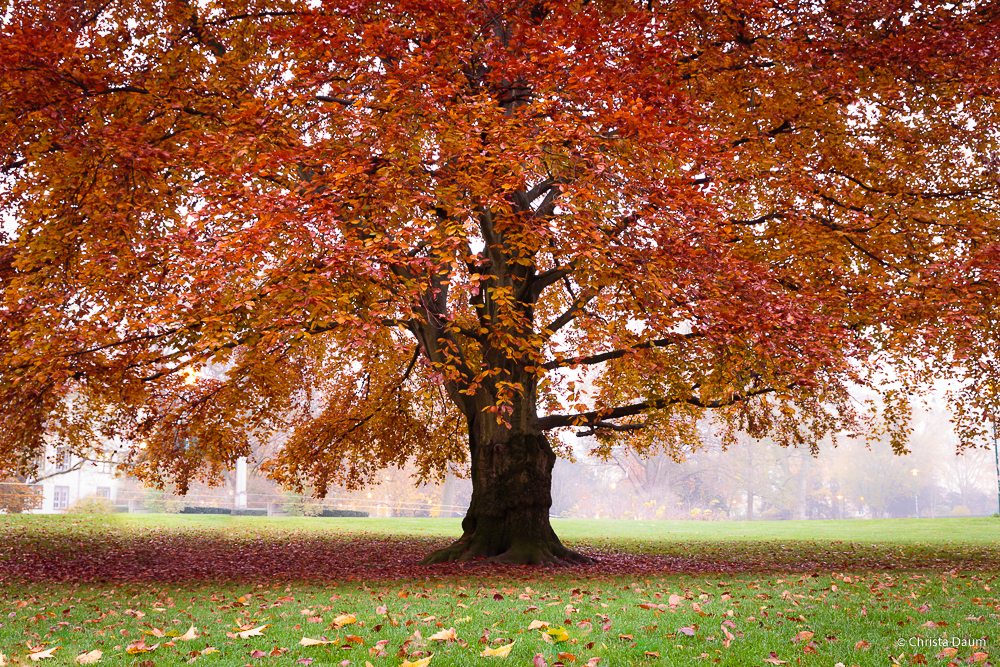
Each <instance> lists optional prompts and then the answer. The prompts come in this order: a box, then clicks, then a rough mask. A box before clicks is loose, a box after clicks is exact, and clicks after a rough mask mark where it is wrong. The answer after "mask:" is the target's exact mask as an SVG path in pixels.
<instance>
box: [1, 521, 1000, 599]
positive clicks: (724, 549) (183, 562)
mask: <svg viewBox="0 0 1000 667" xmlns="http://www.w3.org/2000/svg"><path fill="white" fill-rule="evenodd" d="M3 533H4V536H3V540H2V543H0V583H5V582H17V581H26V582H102V581H103V582H144V581H145V582H197V581H220V580H231V581H275V580H280V581H311V582H327V581H345V580H346V581H351V580H360V579H364V580H388V579H395V580H400V579H414V578H425V577H428V576H431V577H442V576H449V575H455V574H463V573H465V574H467V573H469V568H470V567H477V565H476V564H469V565H458V564H444V565H435V566H422V565H419V561H420V559H421V558H422V557H423V556H425V555H426V554H427V553H428V552H429V551H430V550H432V549H434V548H436V547H440V546H443V545H444V544H447V542H446V541H443V540H442V539H441V538H440V537H425V536H386V535H377V534H366V533H350V532H338V531H336V530H329V529H323V530H320V529H317V530H301V529H296V530H287V531H273V530H272V531H267V530H261V531H259V532H255V531H254V530H252V529H246V528H240V529H236V530H232V531H227V530H226V529H225V528H219V527H208V528H206V527H185V528H183V529H178V528H177V527H163V526H157V525H153V524H151V525H141V524H137V525H129V526H127V528H122V529H120V530H119V529H115V528H114V524H102V523H96V524H95V523H90V524H88V523H87V521H85V520H84V521H80V522H79V523H74V524H72V527H71V528H69V529H68V530H64V531H63V532H61V533H58V534H46V533H45V532H44V530H43V529H42V528H39V527H37V526H33V525H32V524H24V523H21V524H12V525H7V526H5V527H4V530H3ZM569 545H570V546H572V547H573V548H576V549H578V550H580V551H582V552H584V553H586V554H588V555H590V556H594V557H596V558H597V559H598V562H597V563H596V564H593V565H583V566H573V567H571V568H567V570H566V572H567V573H568V572H578V573H579V574H580V576H597V575H611V576H618V575H621V576H643V575H657V574H661V575H662V574H671V573H676V574H705V573H720V574H723V573H734V574H735V573H743V572H748V573H750V572H774V571H780V572H802V573H809V572H831V571H848V570H868V571H887V570H898V569H904V568H905V569H932V570H939V571H943V570H961V569H974V570H980V571H982V570H997V569H1000V545H998V544H997V543H996V542H986V543H978V544H976V543H964V544H954V545H949V544H947V543H946V541H944V540H943V541H942V542H941V543H932V544H928V543H910V544H893V543H884V544H858V543H855V542H845V541H837V540H823V541H819V540H817V541H805V540H800V541H787V540H781V541H778V540H774V541H770V540H746V541H724V542H723V541H708V540H690V541H683V542H670V543H662V544H652V545H651V544H650V543H649V542H648V541H647V542H642V541H627V540H588V541H587V542H586V543H576V544H575V543H572V542H569ZM651 547H652V548H651ZM478 567H486V568H489V569H490V570H492V571H494V572H495V573H496V574H503V575H505V576H511V577H514V578H517V577H518V576H519V575H518V573H519V572H523V573H524V576H531V575H529V574H528V573H529V572H531V571H534V570H536V569H537V568H521V567H509V566H507V567H504V566H497V565H478Z"/></svg>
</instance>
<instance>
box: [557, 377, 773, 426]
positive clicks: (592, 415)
mask: <svg viewBox="0 0 1000 667" xmlns="http://www.w3.org/2000/svg"><path fill="white" fill-rule="evenodd" d="M697 388H698V387H697V386H695V387H694V389H697ZM773 391H775V388H774V387H761V388H759V389H754V390H751V391H748V392H745V393H742V394H733V395H732V396H730V397H728V398H719V399H714V400H711V401H706V400H704V399H702V398H700V397H698V396H695V395H694V394H692V395H690V396H684V397H674V398H658V399H655V400H652V401H644V402H642V403H633V404H632V405H622V406H620V407H617V408H608V409H605V410H591V411H590V412H578V413H576V414H571V415H549V416H547V417H542V418H541V419H539V420H538V426H539V428H541V429H542V430H543V431H548V430H550V429H554V428H561V427H564V426H590V425H591V424H598V423H601V422H606V421H607V420H610V419H621V418H622V417H631V416H633V415H638V414H642V413H643V412H646V411H648V410H661V409H663V408H665V407H667V406H670V405H678V404H680V403H687V404H688V405H693V406H695V407H699V408H722V407H725V406H727V405H734V404H736V403H741V402H743V401H747V400H749V399H751V398H753V397H755V396H760V395H762V394H768V393H771V392H773Z"/></svg>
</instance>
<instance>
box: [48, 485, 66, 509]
mask: <svg viewBox="0 0 1000 667" xmlns="http://www.w3.org/2000/svg"><path fill="white" fill-rule="evenodd" d="M53 491H55V494H54V495H53V496H52V509H54V510H64V509H66V508H67V507H69V487H68V486H57V487H55V488H54V489H53Z"/></svg>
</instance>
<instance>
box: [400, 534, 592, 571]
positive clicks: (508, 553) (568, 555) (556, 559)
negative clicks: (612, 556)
mask: <svg viewBox="0 0 1000 667" xmlns="http://www.w3.org/2000/svg"><path fill="white" fill-rule="evenodd" d="M596 562H597V561H596V560H595V559H593V558H591V557H590V556H585V555H584V554H581V553H579V552H577V551H573V550H572V549H568V548H566V547H565V546H563V544H562V543H561V542H560V541H559V540H558V539H556V540H547V541H545V542H531V543H528V542H521V543H515V544H512V545H511V546H510V547H508V548H507V549H505V550H502V549H501V548H500V547H493V548H491V547H490V544H489V541H487V540H478V539H476V536H475V535H471V536H469V535H466V536H462V538H461V539H458V540H456V541H455V542H454V543H453V544H451V545H450V546H447V547H445V548H444V549H438V550H437V551H435V552H433V553H431V554H430V555H428V556H427V557H426V558H424V559H423V560H422V561H420V564H421V565H435V564H437V563H496V564H499V565H545V566H549V567H557V566H566V565H587V564H590V563H596Z"/></svg>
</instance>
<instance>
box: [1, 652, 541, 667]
mask: <svg viewBox="0 0 1000 667" xmlns="http://www.w3.org/2000/svg"><path fill="white" fill-rule="evenodd" d="M539 655H541V654H540V653H539ZM0 667H7V656H5V655H4V654H3V653H2V652H0Z"/></svg>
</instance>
